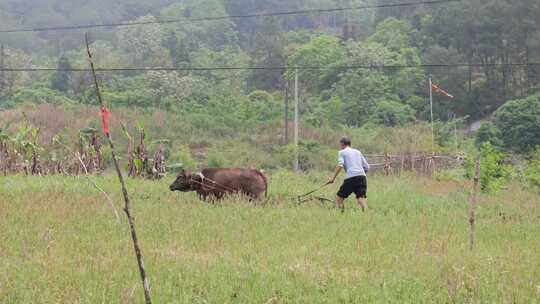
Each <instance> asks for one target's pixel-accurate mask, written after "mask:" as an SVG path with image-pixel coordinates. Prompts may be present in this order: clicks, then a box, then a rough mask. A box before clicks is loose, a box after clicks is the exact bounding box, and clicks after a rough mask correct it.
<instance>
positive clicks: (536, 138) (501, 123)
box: [495, 94, 540, 153]
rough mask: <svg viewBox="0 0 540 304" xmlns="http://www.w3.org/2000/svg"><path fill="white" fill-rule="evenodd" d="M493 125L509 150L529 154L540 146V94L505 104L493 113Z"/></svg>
mask: <svg viewBox="0 0 540 304" xmlns="http://www.w3.org/2000/svg"><path fill="white" fill-rule="evenodd" d="M495 125H496V126H497V127H498V128H499V130H500V131H501V135H502V140H503V141H504V144H505V146H506V148H507V149H509V150H512V151H516V152H520V153H522V152H530V151H531V150H533V149H535V147H536V146H540V94H539V95H533V96H529V97H527V98H524V99H518V100H512V101H509V102H507V103H506V104H505V105H503V106H502V107H501V108H500V109H498V110H497V111H496V112H495Z"/></svg>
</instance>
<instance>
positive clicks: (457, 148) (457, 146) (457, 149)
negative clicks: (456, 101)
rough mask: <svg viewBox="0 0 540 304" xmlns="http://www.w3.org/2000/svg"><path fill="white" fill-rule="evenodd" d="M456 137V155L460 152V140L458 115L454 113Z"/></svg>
mask: <svg viewBox="0 0 540 304" xmlns="http://www.w3.org/2000/svg"><path fill="white" fill-rule="evenodd" d="M454 139H455V141H456V156H457V155H458V153H459V140H458V133H457V117H456V114H455V113H454Z"/></svg>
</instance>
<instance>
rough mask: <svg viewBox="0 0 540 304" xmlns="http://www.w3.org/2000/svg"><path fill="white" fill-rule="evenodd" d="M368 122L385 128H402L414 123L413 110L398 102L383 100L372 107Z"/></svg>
mask: <svg viewBox="0 0 540 304" xmlns="http://www.w3.org/2000/svg"><path fill="white" fill-rule="evenodd" d="M369 121H370V122H371V123H373V124H375V125H381V126H387V127H397V126H403V125H405V124H408V123H411V122H413V121H414V110H413V108H411V107H410V106H409V105H407V104H402V103H400V102H399V101H393V100H383V101H380V102H378V103H377V104H376V105H375V106H374V109H373V113H372V114H371V115H370V117H369Z"/></svg>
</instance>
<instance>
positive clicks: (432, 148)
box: [429, 76, 435, 154]
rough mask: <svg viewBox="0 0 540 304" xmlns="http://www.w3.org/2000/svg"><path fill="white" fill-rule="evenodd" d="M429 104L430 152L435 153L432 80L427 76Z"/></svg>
mask: <svg viewBox="0 0 540 304" xmlns="http://www.w3.org/2000/svg"><path fill="white" fill-rule="evenodd" d="M429 106H430V111H431V152H433V154H435V121H434V119H433V82H432V80H431V76H429Z"/></svg>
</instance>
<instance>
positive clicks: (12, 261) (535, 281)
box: [0, 172, 540, 303]
mask: <svg viewBox="0 0 540 304" xmlns="http://www.w3.org/2000/svg"><path fill="white" fill-rule="evenodd" d="M325 177H326V176H323V175H307V176H299V177H298V176H294V175H292V174H289V173H286V172H276V173H274V174H271V177H270V200H269V203H267V204H265V205H259V206H253V205H250V204H249V203H246V202H241V201H238V200H229V201H226V202H224V203H223V204H220V205H219V206H215V205H209V204H205V203H201V202H199V201H198V200H197V199H196V197H195V195H193V194H180V193H171V192H169V191H168V185H169V183H170V182H171V179H172V178H169V179H167V180H164V181H160V182H147V181H138V180H130V181H129V184H128V187H129V189H130V193H131V195H132V198H133V200H134V210H133V212H134V214H135V216H136V223H137V229H138V232H139V239H140V242H141V246H142V249H143V254H144V257H145V263H146V267H147V271H148V273H149V276H150V282H151V288H152V295H153V298H154V302H155V303H540V199H539V197H538V196H536V195H534V194H533V193H529V192H526V191H523V190H520V188H519V187H518V186H511V187H510V188H509V189H508V190H507V191H505V192H503V193H501V194H499V195H497V196H491V197H486V196H482V197H481V199H480V207H479V209H478V227H477V246H476V248H475V250H474V251H472V252H471V251H469V249H468V233H469V230H468V222H467V216H468V215H467V212H468V201H467V193H466V191H465V190H463V188H462V187H461V186H459V185H457V184H454V183H451V182H436V181H433V180H427V179H419V178H413V177H404V178H401V179H398V178H389V177H373V178H371V179H370V193H369V194H370V202H369V203H370V206H371V210H370V211H369V212H368V213H367V214H362V213H361V212H359V211H358V209H357V207H356V206H355V205H354V203H353V202H352V201H349V205H348V206H347V211H346V213H345V214H344V215H341V214H340V213H339V212H337V211H336V210H333V209H331V208H330V206H321V205H320V204H318V203H317V202H312V203H307V204H304V205H301V206H295V205H294V204H292V203H291V201H290V200H288V199H287V197H289V196H291V195H294V194H300V193H302V192H306V191H308V190H310V189H311V188H314V187H315V186H316V184H317V183H320V181H324V180H325ZM92 179H93V180H95V181H96V183H97V184H99V185H100V186H101V187H103V188H104V189H105V190H106V191H107V192H108V193H110V194H111V195H112V197H113V199H114V200H115V202H116V203H117V205H116V207H117V208H118V210H119V212H121V204H120V196H119V191H118V190H119V189H118V185H117V183H116V182H115V179H114V178H113V177H112V176H110V177H109V176H107V177H92ZM336 187H337V185H336V186H334V188H329V189H327V190H325V191H323V192H325V193H323V195H324V196H327V197H329V198H331V197H333V193H334V192H335V190H336V189H335V188H336ZM0 215H1V217H2V218H1V220H0V303H141V302H142V299H143V297H142V288H141V284H140V281H139V277H138V271H137V267H136V261H135V258H134V254H133V251H132V245H131V239H130V237H129V229H128V226H127V222H126V219H125V216H124V214H123V213H120V216H121V217H120V220H121V221H120V223H117V222H116V220H115V217H114V214H113V212H112V210H111V208H110V206H109V205H108V204H107V203H106V201H105V200H104V198H103V196H102V195H101V194H100V193H99V192H98V191H96V190H95V188H93V186H92V185H90V184H89V183H88V181H87V180H86V179H84V178H69V177H45V178H38V177H23V176H15V177H0Z"/></svg>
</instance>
